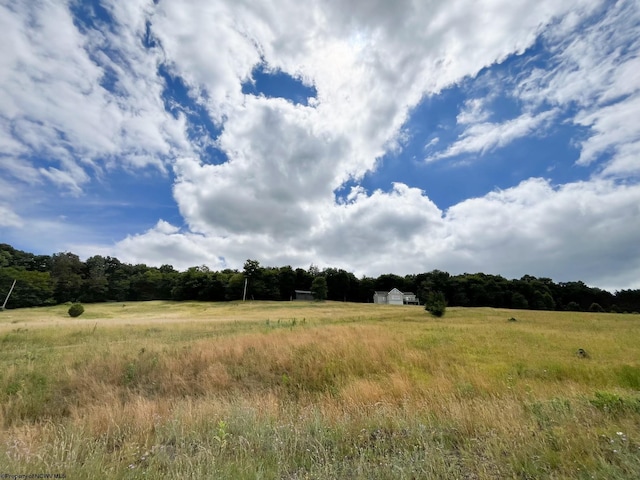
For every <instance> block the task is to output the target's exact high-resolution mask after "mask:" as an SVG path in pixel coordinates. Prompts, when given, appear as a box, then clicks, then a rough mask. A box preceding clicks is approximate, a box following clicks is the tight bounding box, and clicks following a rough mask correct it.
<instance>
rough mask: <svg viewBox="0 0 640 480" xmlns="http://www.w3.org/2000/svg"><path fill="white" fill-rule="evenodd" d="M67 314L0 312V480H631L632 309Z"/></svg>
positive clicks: (144, 309) (639, 357)
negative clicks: (11, 476)
mask: <svg viewBox="0 0 640 480" xmlns="http://www.w3.org/2000/svg"><path fill="white" fill-rule="evenodd" d="M67 308H68V307H65V306H58V307H52V308H42V309H25V310H13V311H12V310H9V311H5V312H2V313H1V314H0V347H1V349H0V368H1V369H0V472H5V471H6V472H14V473H17V474H18V473H22V474H26V473H34V472H39V471H53V470H56V471H59V472H66V473H67V475H68V477H70V478H75V477H78V478H149V477H154V476H156V477H157V476H161V475H162V476H169V477H170V478H173V477H175V478H178V477H181V478H184V477H193V478H196V477H209V478H343V477H345V476H348V477H353V478H590V477H589V475H594V476H595V478H635V477H640V461H639V460H638V458H639V457H640V396H639V390H640V354H639V350H638V347H637V338H640V336H639V335H638V334H640V322H639V321H638V320H640V319H639V318H638V317H637V316H634V315H613V314H587V313H564V312H532V311H513V310H497V309H489V308H484V309H462V308H450V309H448V311H447V314H446V316H445V317H444V318H442V319H434V318H431V317H429V316H428V315H427V314H426V313H425V312H424V310H422V309H421V308H420V307H394V306H380V305H362V304H347V303H336V302H325V303H302V302H301V303H296V302H290V303H277V302H247V303H232V304H228V303H224V304H215V303H198V302H185V303H175V302H144V303H131V304H129V303H127V304H125V306H123V305H122V304H99V305H87V306H86V312H85V314H84V315H83V316H82V317H80V318H78V319H70V318H69V317H68V316H66V309H67ZM510 317H516V318H517V321H516V322H508V321H507V320H508V319H509V318H510ZM578 348H582V349H584V350H586V351H587V352H588V354H589V358H581V357H579V356H577V355H576V352H577V349H578ZM618 432H620V434H618ZM43 469H45V470H43ZM72 476H73V477H72Z"/></svg>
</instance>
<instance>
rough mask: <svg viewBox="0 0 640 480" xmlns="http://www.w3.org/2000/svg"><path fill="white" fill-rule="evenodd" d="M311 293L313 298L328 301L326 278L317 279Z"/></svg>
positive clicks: (312, 285)
mask: <svg viewBox="0 0 640 480" xmlns="http://www.w3.org/2000/svg"><path fill="white" fill-rule="evenodd" d="M311 293H313V298H314V299H315V300H318V301H320V302H321V301H323V300H326V299H327V293H328V292H327V279H326V278H324V277H316V278H314V279H313V283H312V284H311Z"/></svg>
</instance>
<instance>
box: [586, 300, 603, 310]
mask: <svg viewBox="0 0 640 480" xmlns="http://www.w3.org/2000/svg"><path fill="white" fill-rule="evenodd" d="M589 311H590V312H604V308H602V306H601V305H600V304H599V303H596V302H593V303H592V304H591V305H590V306H589Z"/></svg>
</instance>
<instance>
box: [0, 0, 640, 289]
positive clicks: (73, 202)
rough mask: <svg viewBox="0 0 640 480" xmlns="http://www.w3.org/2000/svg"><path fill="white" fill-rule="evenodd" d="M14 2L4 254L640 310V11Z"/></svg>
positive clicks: (634, 7) (1, 90)
mask: <svg viewBox="0 0 640 480" xmlns="http://www.w3.org/2000/svg"><path fill="white" fill-rule="evenodd" d="M423 3H424V2H413V1H410V0H403V1H400V2H386V1H383V0H377V1H376V0H367V1H364V0H363V1H353V2H348V3H347V4H346V5H345V4H344V2H337V1H332V0H324V1H317V2H314V1H312V2H306V3H305V4H304V5H301V4H299V2H295V1H292V0H291V1H289V0H280V1H277V2H273V3H271V4H261V3H257V4H255V2H249V3H246V4H245V2H237V1H235V0H234V1H231V0H216V1H213V2H212V1H209V0H181V1H172V2H167V1H164V0H160V1H155V2H154V1H152V0H135V1H130V2H117V1H115V0H91V1H89V0H74V1H71V0H70V1H60V0H56V1H54V0H35V1H33V2H19V3H18V4H16V3H15V2H9V1H5V0H0V40H1V41H2V44H3V45H5V46H9V47H8V48H4V49H3V51H2V52H0V242H7V243H10V244H12V245H13V246H15V247H16V248H21V249H24V250H28V251H32V252H36V253H45V254H51V253H55V252H58V251H72V252H75V253H78V254H79V255H81V257H83V258H86V257H89V256H91V255H95V254H101V255H112V256H117V257H118V258H120V259H121V260H123V261H127V262H132V263H146V264H149V265H161V264H164V263H171V264H173V265H175V266H176V267H177V268H180V269H184V268H188V267H189V266H193V265H202V264H206V265H208V266H210V267H211V268H214V269H217V268H227V267H231V268H241V267H242V264H243V263H244V260H246V259H247V258H254V259H258V260H259V261H260V262H261V263H262V264H265V265H287V264H289V265H292V266H294V267H305V268H306V267H308V266H309V265H310V264H311V263H313V264H316V265H319V266H320V267H327V266H333V267H341V268H346V269H348V270H351V271H353V272H355V273H356V274H358V275H379V274H381V273H388V272H393V273H398V274H406V273H417V272H423V271H430V270H433V269H436V268H437V269H442V270H447V271H449V272H451V273H463V272H476V271H482V272H486V273H493V274H501V275H504V276H506V277H508V278H517V277H520V276H522V275H524V274H532V275H537V276H546V277H551V278H553V279H554V280H556V281H570V280H583V281H585V282H587V283H588V284H590V285H594V286H599V287H602V288H607V289H610V290H615V289H621V288H640V184H639V183H638V177H639V173H640V123H639V122H638V121H637V118H638V116H639V115H638V114H639V113H640V38H639V35H638V33H637V32H638V31H640V6H638V4H637V2H635V1H630V0H627V1H618V2H614V1H600V0H570V1H569V0H568V1H566V2H557V1H555V0H554V1H551V0H548V1H545V0H539V1H529V0H519V1H513V0H510V1H507V0H504V1H502V0H498V1H492V2H483V1H480V2H478V1H471V0H455V1H447V2H445V1H442V2H432V3H431V4H429V6H428V7H427V6H426V5H423Z"/></svg>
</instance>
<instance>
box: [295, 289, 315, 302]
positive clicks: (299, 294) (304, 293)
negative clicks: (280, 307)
mask: <svg viewBox="0 0 640 480" xmlns="http://www.w3.org/2000/svg"><path fill="white" fill-rule="evenodd" d="M294 293H295V295H294V296H293V299H294V300H313V292H311V291H309V290H295V292H294Z"/></svg>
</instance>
